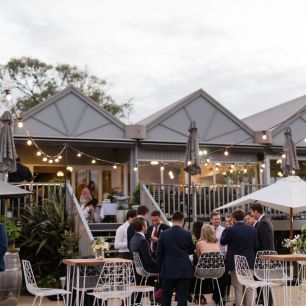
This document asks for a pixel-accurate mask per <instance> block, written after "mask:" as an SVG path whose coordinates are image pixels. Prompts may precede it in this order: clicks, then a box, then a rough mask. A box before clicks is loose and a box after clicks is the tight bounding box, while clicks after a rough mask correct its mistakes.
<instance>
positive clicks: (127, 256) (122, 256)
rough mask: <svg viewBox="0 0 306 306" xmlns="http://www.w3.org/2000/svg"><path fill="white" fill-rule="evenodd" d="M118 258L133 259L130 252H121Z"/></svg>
mask: <svg viewBox="0 0 306 306" xmlns="http://www.w3.org/2000/svg"><path fill="white" fill-rule="evenodd" d="M119 257H120V258H123V259H130V260H132V259H133V256H132V253H131V252H121V253H119Z"/></svg>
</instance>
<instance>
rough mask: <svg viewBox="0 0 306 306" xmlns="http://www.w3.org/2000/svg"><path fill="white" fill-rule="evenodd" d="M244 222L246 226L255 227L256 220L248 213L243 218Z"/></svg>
mask: <svg viewBox="0 0 306 306" xmlns="http://www.w3.org/2000/svg"><path fill="white" fill-rule="evenodd" d="M244 222H245V223H246V224H248V225H252V226H255V225H256V220H255V219H254V217H253V216H252V213H251V212H248V213H247V214H246V215H245V217H244Z"/></svg>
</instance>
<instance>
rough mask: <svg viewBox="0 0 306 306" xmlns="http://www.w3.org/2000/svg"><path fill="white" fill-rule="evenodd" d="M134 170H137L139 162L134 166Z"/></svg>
mask: <svg viewBox="0 0 306 306" xmlns="http://www.w3.org/2000/svg"><path fill="white" fill-rule="evenodd" d="M133 170H134V171H135V172H136V171H137V170H138V166H137V164H136V165H135V166H134V168H133Z"/></svg>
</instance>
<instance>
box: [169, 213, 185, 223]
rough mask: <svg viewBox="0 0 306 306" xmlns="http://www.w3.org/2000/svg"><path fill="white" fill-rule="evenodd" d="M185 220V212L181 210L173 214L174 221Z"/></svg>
mask: <svg viewBox="0 0 306 306" xmlns="http://www.w3.org/2000/svg"><path fill="white" fill-rule="evenodd" d="M182 220H184V214H183V213H182V212H180V211H176V212H174V213H173V215H172V221H173V222H177V221H182Z"/></svg>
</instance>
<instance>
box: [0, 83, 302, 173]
mask: <svg viewBox="0 0 306 306" xmlns="http://www.w3.org/2000/svg"><path fill="white" fill-rule="evenodd" d="M3 91H4V94H5V97H6V100H7V101H8V102H9V103H12V104H13V97H12V95H11V93H10V89H9V88H8V86H7V85H6V84H4V83H3ZM304 112H306V109H304V110H302V111H301V112H299V113H298V114H297V113H295V114H293V115H291V116H290V117H288V118H286V119H285V120H283V121H282V122H279V123H277V124H275V125H274V126H272V127H271V128H269V129H268V130H270V129H273V128H275V127H277V126H279V125H281V124H282V123H284V122H286V121H288V120H290V119H292V118H294V117H295V116H297V115H300V114H303V113H304ZM15 115H16V119H17V121H18V123H17V126H18V127H19V128H25V131H26V133H27V137H28V138H27V145H29V146H30V145H32V144H34V146H35V147H36V149H37V152H36V155H37V156H38V157H40V156H42V161H43V162H48V163H50V164H52V163H53V162H55V163H58V162H59V161H60V160H61V159H62V154H63V152H64V151H65V150H66V149H67V148H68V145H67V144H65V145H64V146H63V147H62V148H61V150H60V152H59V153H57V154H54V155H50V154H47V153H46V152H45V151H44V150H42V149H41V148H40V147H39V145H38V144H37V142H36V141H35V139H34V138H33V137H32V136H31V135H30V133H29V131H28V130H27V129H26V127H25V126H24V123H23V120H22V117H21V116H20V113H19V112H15ZM250 139H253V136H251V137H248V138H246V139H244V140H242V141H239V142H236V143H234V144H231V145H227V146H225V147H223V148H220V149H217V150H215V151H212V152H210V155H212V154H215V153H218V152H221V151H223V152H224V156H229V155H230V153H229V151H230V150H229V149H230V148H233V147H235V146H236V145H238V144H240V143H243V142H245V141H247V140H250ZM262 139H263V140H266V139H267V131H266V130H264V131H262ZM302 140H304V141H305V142H306V136H305V137H303V139H301V140H299V141H298V142H297V143H299V142H301V141H302ZM69 148H71V149H72V150H74V151H75V152H76V153H77V157H79V158H80V157H82V156H86V157H87V158H90V159H91V163H92V164H96V163H97V161H99V162H103V163H109V164H113V168H114V169H117V167H118V166H119V165H123V164H130V163H129V162H127V163H117V162H114V161H109V160H105V159H101V158H99V157H96V156H93V155H91V154H88V153H86V152H82V151H80V150H78V149H76V148H74V147H72V146H71V145H69ZM207 154H208V152H207V150H203V151H200V156H203V155H204V156H205V155H207ZM280 155H281V158H285V157H286V156H285V152H284V151H283V150H282V151H281V153H277V154H275V155H274V156H272V158H273V157H277V156H280ZM270 158H271V156H270ZM210 160H211V158H210V157H207V158H206V161H205V163H204V165H205V166H207V165H208V163H209V162H210ZM265 162H266V160H263V161H261V162H260V172H263V169H264V168H265ZM150 164H151V165H158V164H160V169H161V170H162V171H163V170H164V167H165V164H167V163H163V162H158V161H151V162H150ZM277 164H281V159H277ZM220 165H221V163H219V162H217V163H215V170H216V171H218V168H219V166H220ZM139 166H142V165H138V164H135V165H134V167H133V170H134V171H138V167H139ZM234 168H235V164H234V163H232V164H231V166H230V167H229V172H230V173H232V172H233V169H234ZM293 171H295V170H293ZM243 172H244V173H247V166H246V165H245V166H244V169H243ZM292 174H294V173H292Z"/></svg>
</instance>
